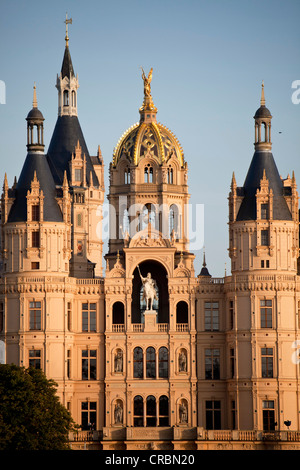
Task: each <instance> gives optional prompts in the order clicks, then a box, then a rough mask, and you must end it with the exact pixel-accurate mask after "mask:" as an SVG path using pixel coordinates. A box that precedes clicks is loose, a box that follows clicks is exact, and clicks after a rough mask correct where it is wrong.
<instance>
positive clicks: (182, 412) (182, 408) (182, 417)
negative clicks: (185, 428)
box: [179, 401, 188, 424]
mask: <svg viewBox="0 0 300 470" xmlns="http://www.w3.org/2000/svg"><path fill="white" fill-rule="evenodd" d="M187 411H188V410H187V405H186V403H185V401H182V402H181V403H180V405H179V422H180V423H182V424H184V423H187V420H188V413H187Z"/></svg>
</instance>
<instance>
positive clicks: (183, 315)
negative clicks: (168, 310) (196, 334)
mask: <svg viewBox="0 0 300 470" xmlns="http://www.w3.org/2000/svg"><path fill="white" fill-rule="evenodd" d="M188 321H189V306H188V304H187V303H186V302H184V301H180V302H178V303H177V305H176V323H188Z"/></svg>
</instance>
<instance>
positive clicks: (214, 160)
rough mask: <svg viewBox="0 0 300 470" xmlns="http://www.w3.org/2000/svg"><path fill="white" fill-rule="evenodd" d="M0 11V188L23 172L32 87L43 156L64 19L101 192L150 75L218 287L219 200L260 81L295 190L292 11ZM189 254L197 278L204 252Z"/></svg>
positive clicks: (162, 2) (299, 8)
mask: <svg viewBox="0 0 300 470" xmlns="http://www.w3.org/2000/svg"><path fill="white" fill-rule="evenodd" d="M0 7H1V11H0V44H1V68H0V70H1V72H0V80H3V81H4V82H5V84H6V104H5V105H2V104H1V105H0V132H1V138H0V142H1V173H0V178H1V181H3V178H4V173H5V172H6V173H7V175H8V180H9V184H10V185H11V184H12V183H13V178H14V176H15V175H16V176H17V177H18V176H19V174H20V171H21V169H22V165H23V162H24V159H25V156H26V121H25V118H26V115H27V113H28V111H29V110H30V109H31V106H32V87H33V83H34V81H35V82H36V84H37V92H38V106H39V109H40V110H41V111H42V112H43V114H44V117H45V124H44V126H45V144H46V149H47V148H48V145H49V142H50V138H51V134H52V132H53V129H54V125H55V122H56V119H57V90H56V88H55V82H56V74H57V73H59V72H60V68H61V63H62V58H63V52H64V44H65V41H64V36H65V25H64V19H65V14H66V12H68V16H69V17H72V19H73V24H72V25H71V26H70V27H69V37H70V51H71V56H72V61H73V65H74V69H75V73H78V78H79V83H80V88H79V92H78V108H79V120H80V123H81V127H82V129H83V132H84V135H85V139H86V142H87V145H88V148H89V151H90V154H91V155H95V154H96V151H97V146H98V144H100V146H101V149H102V154H103V157H104V161H105V165H106V167H105V168H106V187H107V189H108V167H109V162H110V161H111V158H112V152H113V149H114V147H115V145H116V144H117V141H118V139H119V137H120V136H121V135H122V134H123V132H124V131H125V130H126V129H127V128H128V127H130V126H131V125H132V124H134V123H136V122H137V121H138V120H139V113H138V108H139V106H140V105H141V103H142V99H143V85H142V79H141V71H140V66H143V67H144V69H145V71H148V70H149V69H150V67H153V69H154V72H153V80H152V96H153V100H154V103H155V105H156V106H157V108H158V115H157V118H158V121H159V122H161V123H162V124H164V125H165V126H167V127H168V128H169V129H171V130H172V132H173V133H174V134H175V135H176V136H177V138H178V139H179V141H180V143H181V145H182V147H183V149H184V153H185V158H186V160H187V162H188V165H189V188H190V193H191V203H192V204H196V203H199V204H204V207H205V251H206V260H207V264H208V268H209V270H210V272H211V274H212V275H213V276H223V275H224V266H225V263H227V273H228V272H229V270H230V261H229V258H228V255H227V249H228V226H227V222H228V200H227V197H228V193H229V189H230V182H231V177H232V172H233V171H234V172H235V175H236V180H237V184H238V185H240V186H241V185H242V184H243V182H244V179H245V177H246V173H247V170H248V167H249V164H250V161H251V158H252V155H253V150H254V147H253V140H254V120H253V116H254V113H255V111H256V109H257V108H258V107H259V100H260V90H261V82H262V80H264V83H265V96H266V104H267V107H268V108H269V109H270V111H271V113H272V115H273V120H272V142H273V154H274V158H275V161H276V163H277V166H278V169H279V172H280V174H281V175H282V176H283V177H286V176H287V174H288V173H290V174H291V173H292V171H293V170H295V175H296V179H298V182H300V159H299V153H300V132H299V125H300V105H295V104H293V103H292V101H291V96H292V93H293V91H294V90H292V88H291V84H292V82H293V81H294V80H300V58H299V44H300V28H299V18H300V2H299V0H281V1H278V0H259V1H258V0H251V1H250V0H248V1H246V0H211V1H208V0H207V1H204V0H184V1H183V0H152V1H151V2H146V1H142V0H126V1H124V0H110V1H106V2H104V1H93V0H86V1H84V2H83V1H75V0H73V1H71V0H67V1H61V0H60V1H57V0H53V1H52V2H44V1H40V0H39V1H36V0H30V1H28V0H27V1H16V0H11V1H8V0H6V1H5V0H1V2H0ZM279 132H282V133H281V134H279ZM1 184H2V183H1ZM195 254H196V255H197V261H196V264H195V266H196V272H199V270H200V268H201V264H202V250H199V251H196V252H195Z"/></svg>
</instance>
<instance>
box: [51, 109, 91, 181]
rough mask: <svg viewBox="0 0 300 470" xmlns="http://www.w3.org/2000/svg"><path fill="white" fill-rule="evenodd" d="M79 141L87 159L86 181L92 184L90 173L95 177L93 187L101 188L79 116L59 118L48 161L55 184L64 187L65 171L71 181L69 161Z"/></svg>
mask: <svg viewBox="0 0 300 470" xmlns="http://www.w3.org/2000/svg"><path fill="white" fill-rule="evenodd" d="M78 140H79V143H80V146H81V149H82V155H83V154H85V157H86V179H87V182H88V184H89V182H90V171H91V172H92V175H93V185H94V186H99V182H98V178H97V176H96V173H95V171H94V168H93V165H92V162H91V159H90V155H89V151H88V149H87V146H86V143H85V140H84V136H83V133H82V130H81V127H80V123H79V120H78V117H77V116H58V118H57V121H56V125H55V128H54V131H53V135H52V138H51V142H50V145H49V149H48V153H47V159H48V163H49V166H50V169H51V172H52V175H53V178H54V181H55V184H57V185H62V183H63V179H64V171H65V170H66V171H67V177H68V180H70V179H71V178H70V169H69V161H70V160H71V157H72V154H73V153H75V147H76V145H77V142H78Z"/></svg>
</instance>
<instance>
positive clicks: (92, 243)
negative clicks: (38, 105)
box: [47, 18, 105, 278]
mask: <svg viewBox="0 0 300 470" xmlns="http://www.w3.org/2000/svg"><path fill="white" fill-rule="evenodd" d="M65 22H66V36H65V42H66V44H65V52H64V57H63V62H62V67H61V71H60V74H59V75H57V80H56V88H57V90H58V117H57V121H56V125H55V128H54V131H53V135H52V138H51V141H50V144H49V148H48V152H47V160H48V163H49V167H50V169H51V173H52V175H53V179H54V181H55V184H56V186H57V187H58V188H61V189H62V188H63V186H64V185H67V186H68V188H69V189H68V190H69V193H70V197H71V203H72V204H71V220H72V233H71V244H72V258H71V261H70V275H71V276H74V277H77V278H87V277H99V276H101V275H102V245H103V242H102V237H101V235H102V234H101V223H102V215H101V210H100V208H101V207H102V204H103V199H104V190H105V188H104V163H103V159H102V155H101V150H100V147H99V148H98V152H97V155H96V156H91V155H90V154H89V151H88V148H87V145H86V142H85V139H84V135H83V132H82V130H81V126H80V123H79V119H78V112H77V105H78V100H77V90H78V88H79V83H78V76H77V75H76V76H75V72H74V67H73V63H72V59H71V54H70V48H69V35H68V24H70V23H71V22H72V20H71V19H69V20H68V19H67V18H66V21H65Z"/></svg>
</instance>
